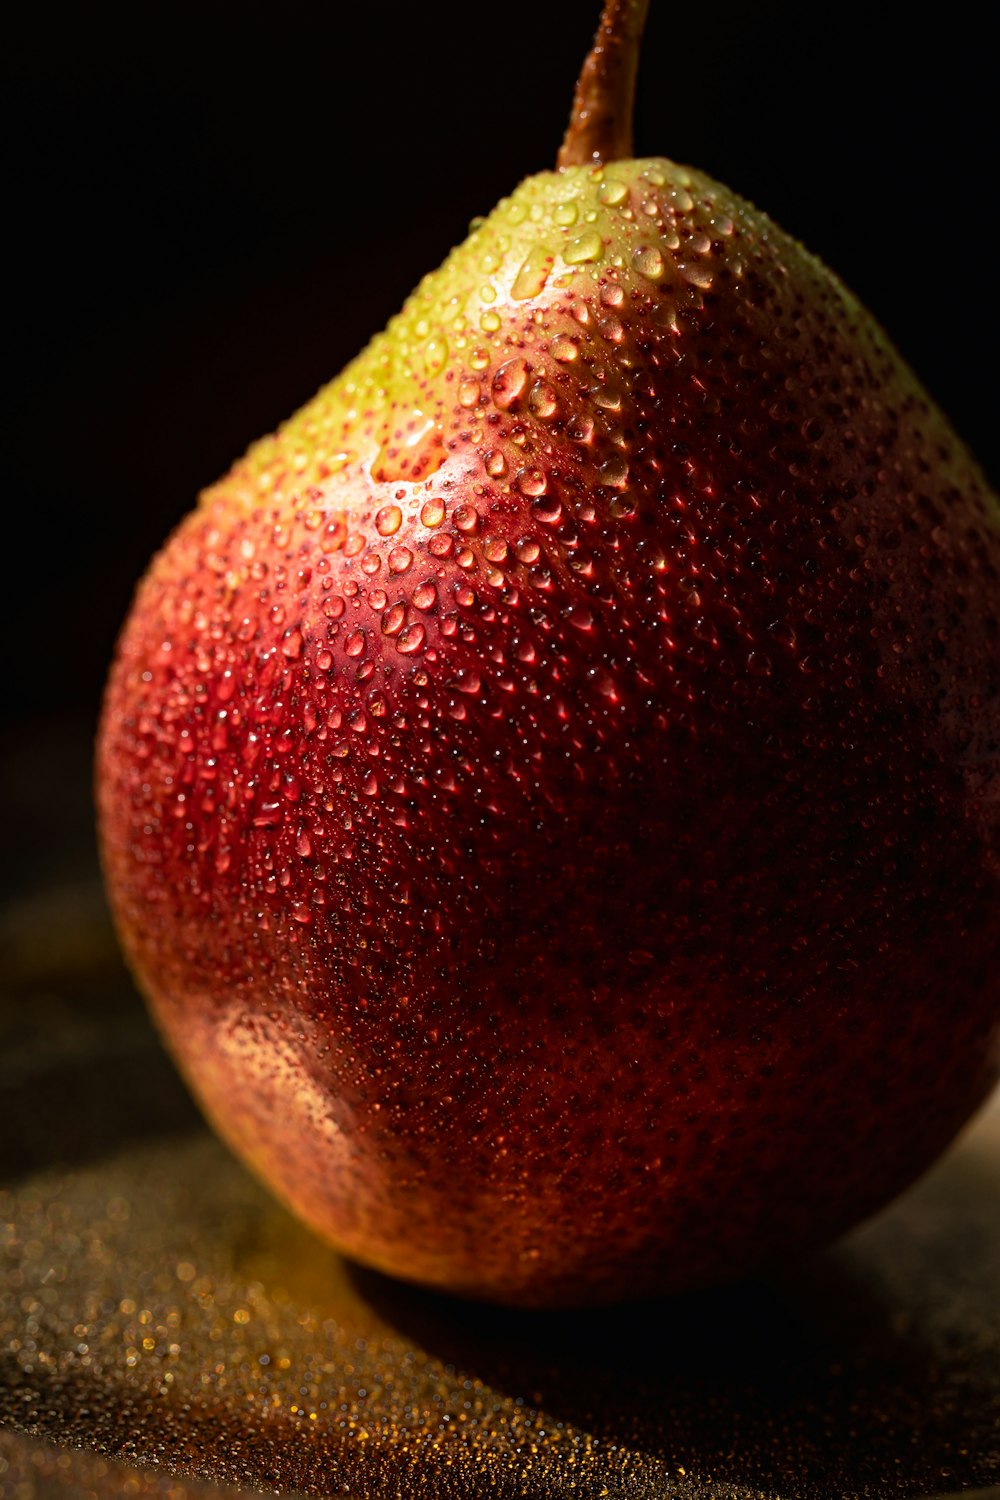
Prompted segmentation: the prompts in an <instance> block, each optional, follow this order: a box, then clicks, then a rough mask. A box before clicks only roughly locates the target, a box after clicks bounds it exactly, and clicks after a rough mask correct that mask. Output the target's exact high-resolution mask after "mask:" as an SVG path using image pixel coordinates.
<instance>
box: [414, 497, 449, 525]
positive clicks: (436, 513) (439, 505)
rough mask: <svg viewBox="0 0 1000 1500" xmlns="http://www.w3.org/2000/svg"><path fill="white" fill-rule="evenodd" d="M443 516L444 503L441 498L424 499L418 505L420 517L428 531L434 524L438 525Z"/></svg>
mask: <svg viewBox="0 0 1000 1500" xmlns="http://www.w3.org/2000/svg"><path fill="white" fill-rule="evenodd" d="M444 518H445V503H444V501H443V500H425V501H424V503H423V505H422V506H421V507H420V519H421V521H422V522H423V524H424V525H425V526H426V527H427V529H428V531H431V530H433V528H434V527H435V526H440V525H441V522H442V521H443V520H444Z"/></svg>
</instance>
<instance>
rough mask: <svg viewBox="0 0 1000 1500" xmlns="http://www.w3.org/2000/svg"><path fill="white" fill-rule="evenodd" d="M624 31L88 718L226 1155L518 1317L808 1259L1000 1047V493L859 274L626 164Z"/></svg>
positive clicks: (206, 538) (151, 575)
mask: <svg viewBox="0 0 1000 1500" xmlns="http://www.w3.org/2000/svg"><path fill="white" fill-rule="evenodd" d="M643 12H644V7H643V6H641V5H636V4H627V3H619V4H615V3H613V0H609V3H608V5H607V6H606V8H605V14H604V17H603V19H602V25H601V28H600V30H599V32H598V37H597V41H596V42H595V49H594V52H593V53H592V54H591V58H590V59H589V60H588V63H587V64H586V66H585V69H584V74H583V75H582V79H581V84H580V86H579V88H578V92H577V101H576V105H575V106H574V111H575V112H574V117H573V122H572V123H571V127H570V131H569V132H568V134H567V141H566V143H564V146H563V152H562V155H561V157H560V162H561V165H560V168H559V169H558V170H556V171H549V172H541V173H539V174H538V175H537V176H534V177H530V178H528V179H527V180H526V181H525V182H523V183H522V184H521V185H520V186H519V187H518V188H517V189H516V190H515V191H514V192H513V193H512V194H511V196H510V197H509V198H508V199H506V200H504V201H503V202H502V203H500V204H499V205H498V206H497V207H496V209H495V210H494V211H493V212H492V213H491V214H489V216H488V217H487V218H485V219H484V220H482V221H481V222H480V223H479V224H478V227H476V228H475V229H474V230H473V232H472V233H471V234H470V236H469V238H468V240H467V241H466V242H465V243H464V244H463V245H461V246H459V247H458V248H457V249H456V250H455V251H454V252H453V253H452V255H451V256H450V257H449V258H448V260H447V261H446V262H445V264H444V265H443V266H442V267H441V268H440V269H439V270H438V271H436V272H434V273H433V274H432V275H430V276H428V277H427V278H426V279H425V280H424V281H423V282H422V283H421V284H420V286H419V287H418V288H417V289H416V291H415V292H414V293H413V295H412V296H411V298H410V299H409V300H408V302H407V303H406V305H405V307H404V308H403V309H402V311H401V312H400V314H399V315H398V316H397V317H396V318H394V319H393V320H392V322H391V323H390V324H389V326H388V327H387V328H386V330H385V331H384V332H382V333H380V334H377V335H376V336H375V337H374V338H373V340H372V341H371V343H370V344H369V345H368V347H367V348H366V349H365V350H364V351H363V353H361V354H360V355H359V356H358V358H357V359H355V360H354V361H353V362H352V363H351V364H350V365H349V366H348V367H347V368H346V369H345V370H344V371H343V372H342V374H340V375H339V376H338V377H337V378H336V379H335V380H333V381H332V382H331V384H330V385H328V386H327V387H325V389H324V390H322V391H320V393H319V394H318V395H317V396H316V397H315V398H314V399H313V400H312V401H311V402H310V403H309V404H308V405H306V406H305V407H304V408H303V409H302V410H301V411H300V412H298V413H297V414H296V415H295V416H294V417H292V418H291V419H290V420H289V421H288V422H286V423H285V424H284V426H282V427H281V428H279V429H278V431H277V432H276V433H275V434H274V435H272V436H270V437H267V438H265V439H263V440H262V441H261V442H260V443H258V444H256V445H255V446H254V447H253V448H252V449H251V450H250V452H249V453H248V454H247V455H246V456H245V457H244V458H242V459H240V460H238V461H237V462H236V463H235V464H234V466H233V468H232V469H231V471H230V472H229V473H228V474H227V475H226V476H225V477H224V478H223V479H221V480H219V481H218V482H217V483H215V484H213V485H212V486H211V487H210V488H209V489H207V490H206V491H205V493H204V494H203V495H202V497H201V499H200V501H199V504H198V506H197V508H196V509H195V510H194V511H193V512H192V513H191V515H190V516H189V517H188V518H187V519H186V520H185V521H184V522H183V523H182V525H181V526H180V527H179V528H178V530H177V531H176V532H175V533H174V535H173V536H172V537H171V538H170V540H169V541H168V543H167V544H166V546H165V547H164V549H163V550H162V552H161V553H160V554H159V555H158V556H157V557H156V558H155V559H154V561H153V563H152V565H151V567H150V569H149V572H148V573H147V575H146V577H145V579H144V580H143V582H142V584H141V585H140V588H139V590H138V593H137V595H136V599H135V602H134V604H133V607H132V610H131V613H130V615H129V618H128V620H127V622H126V624H125V627H124V629H123V632H122V636H121V640H120V642H119V646H118V651H117V655H116V659H115V663H114V666H113V668H112V672H111V677H110V681H109V685H108V690H107V695H106V699H105V704H104V710H103V716H102V721H101V729H100V736H99V750H98V772H97V788H98V801H99V813H100V828H101V839H102V850H103V859H104V867H105V871H106V876H107V883H108V889H109V893H110V896H111V900H112V904H113V907H114V911H115V916H116V921H117V925H118V930H119V933H120V935H121V939H122V942H123V945H124V947H125V951H126V953H127V955H128V958H129V962H130V964H131V965H132V968H133V970H134V972H135V975H136V978H137V980H138V982H139V984H140V985H141V987H142V989H143V991H144V992H145V994H146V996H147V998H148V1000H149V1003H150V1006H151V1008H152V1011H153V1014H154V1016H155V1018H156V1020H157V1023H158V1025H159V1026H160V1028H161V1031H162V1033H163V1036H164V1038H165V1040H166V1042H167V1044H168V1046H170V1048H171V1049H172V1051H173V1053H174V1055H175V1057H176V1058H177V1061H178V1063H179V1065H180V1067H181V1069H182V1070H183V1072H184V1074H185V1076H186V1078H187V1079H188V1081H189V1083H190V1085H191V1087H192V1089H193V1090H194V1092H195V1093H196V1095H197V1097H198V1098H199V1100H200V1101H201V1103H202V1105H203V1107H204V1109H205V1112H206V1114H207V1115H208V1116H209V1118H210V1119H211V1120H212V1121H213V1122H214V1124H215V1125H216V1127H217V1128H218V1130H219V1132H220V1133H221V1134H222V1135H223V1137H224V1138H225V1139H226V1140H227V1141H228V1142H229V1143H230V1144H231V1145H232V1147H233V1148H234V1150H235V1151H236V1152H237V1153H238V1154H239V1155H240V1156H241V1157H242V1158H243V1159H244V1160H245V1161H246V1162H248V1163H249V1164H250V1165H251V1166H252V1168H253V1169H254V1170H255V1171H256V1172H257V1173H258V1174H259V1175H260V1176H261V1177H262V1179H263V1180H264V1181H266V1182H267V1183H269V1184H270V1185H271V1187H272V1188H273V1189H274V1191H275V1192H276V1193H277V1194H278V1195H279V1196H280V1197H281V1198H282V1199H283V1201H284V1202H285V1203H286V1204H288V1205H289V1206H290V1207H291V1208H292V1209H293V1210H294V1211H295V1212H296V1213H298V1214H299V1215H300V1216H301V1217H302V1218H303V1219H304V1220H305V1221H306V1222H307V1223H309V1224H310V1225H312V1226H313V1228H314V1229H315V1230H316V1231H317V1232H318V1233H319V1234H321V1235H322V1236H324V1237H325V1238H327V1239H329V1240H330V1241H332V1242H333V1243H334V1244H336V1245H338V1246H339V1247H340V1248H341V1249H343V1250H344V1251H345V1252H346V1253H347V1254H349V1255H352V1256H355V1257H357V1258H358V1259H359V1260H361V1261H363V1262H365V1263H366V1264H369V1265H372V1266H375V1267H378V1268H380V1269H382V1270H384V1271H387V1272H390V1273H392V1274H395V1275H399V1276H403V1277H407V1278H410V1279H412V1280H416V1281H420V1282H425V1283H428V1284H430V1285H434V1286H438V1287H442V1288H445V1289H448V1290H450V1291H453V1292H457V1293H460V1294H463V1295H467V1296H477V1297H487V1298H492V1299H495V1300H498V1301H506V1302H510V1303H521V1304H526V1305H553V1304H560V1303H562V1304H567V1303H569V1304H572V1303H586V1302H589V1301H607V1300H613V1299H615V1298H621V1297H627V1296H637V1295H642V1294H647V1293H651V1292H664V1291H673V1290H677V1289H679V1288H685V1287H693V1286H700V1285H705V1284H708V1283H711V1282H717V1281H724V1280H729V1279H732V1278H735V1277H740V1276H744V1275H747V1274H750V1273H751V1272H753V1271H754V1270H755V1269H757V1268H759V1267H761V1266H763V1265H766V1264H768V1263H769V1262H771V1261H773V1260H774V1259H775V1258H778V1257H787V1256H788V1255H790V1254H794V1253H797V1252H801V1251H803V1250H805V1249H807V1248H809V1247H811V1246H813V1245H816V1244H820V1243H822V1242H824V1241H826V1240H828V1239H829V1238H831V1237H832V1236H834V1235H836V1234H838V1233H840V1232H841V1231H842V1230H844V1229H845V1228H847V1227H848V1226H849V1225H851V1224H853V1223H855V1222H857V1221H858V1220H859V1219H860V1218H862V1217H863V1216H865V1215H866V1214H869V1213H871V1212H872V1211H873V1210H875V1209H876V1208H878V1207H879V1206H880V1205H882V1204H883V1203H885V1202H886V1201H887V1200H888V1199H889V1198H891V1197H892V1196H893V1195H894V1194H895V1193H897V1192H899V1191H900V1190H901V1189H902V1188H903V1187H905V1186H906V1184H907V1183H908V1182H910V1181H911V1180H912V1179H913V1178H914V1177H915V1176H917V1175H918V1174H919V1173H920V1172H921V1171H922V1170H923V1169H924V1168H925V1167H926V1166H927V1165H928V1163H929V1162H930V1161H931V1160H932V1159H933V1158H934V1157H935V1155H936V1154H937V1153H938V1152H939V1151H940V1150H941V1149H942V1148H943V1147H944V1146H945V1145H946V1144H947V1143H948V1141H949V1140H950V1139H951V1137H952V1136H953V1134H954V1133H955V1131H956V1130H957V1129H958V1128H959V1127H960V1126H961V1124H962V1123H963V1122H964V1121H965V1120H966V1119H967V1118H968V1116H969V1115H970V1113H971V1112H972V1111H973V1110H974V1109H975V1108H976V1106H977V1105H978V1104H979V1102H980V1101H981V1100H982V1099H983V1098H984V1097H985V1095H986V1093H987V1092H988V1091H989V1089H990V1088H991V1086H992V1085H993V1083H994V1082H995V1080H996V1077H997V1073H998V1069H1000V799H998V797H997V786H998V784H1000V506H998V502H997V500H996V498H995V496H993V495H992V494H991V493H990V491H989V490H988V488H987V486H986V484H985V482H984V479H983V477H982V475H981V473H980V472H979V470H978V469H977V467H976V465H975V462H974V461H973V459H972V458H971V456H970V455H969V454H968V452H967V451H966V450H965V449H964V448H963V447H962V445H961V443H960V442H959V440H958V439H957V438H956V436H955V434H954V433H953V432H952V430H951V428H950V427H949V425H948V423H947V420H946V419H945V417H944V416H943V415H942V413H941V412H940V411H938V410H937V409H936V408H935V407H934V405H933V403H932V402H931V401H930V399H929V397H928V396H927V394H926V393H925V391H924V390H923V389H922V387H921V386H920V384H919V383H918V381H917V380H916V378H915V377H914V375H913V374H912V373H911V372H910V371H909V370H908V369H907V368H906V367H905V365H904V364H903V363H902V361H901V360H900V358H899V356H898V355H897V354H896V353H895V351H894V350H893V348H892V346H891V345H890V343H889V342H888V341H887V339H886V337H885V335H884V334H883V333H882V331H881V330H880V329H879V328H878V327H877V326H876V324H875V323H874V322H873V320H872V319H871V317H870V316H869V315H868V314H867V313H866V312H865V311H864V309H862V308H861V307H860V306H859V304H858V303H857V302H856V300H855V299H854V298H853V297H852V296H851V294H850V293H849V292H848V291H846V290H845V288H844V287H843V286H842V285H841V284H840V283H839V282H838V281H837V279H836V277H835V276H834V275H833V274H832V273H831V272H830V271H828V270H827V269H826V268H825V267H824V266H822V265H821V264H820V263H819V262H818V261H817V260H816V259H815V258H814V257H813V256H811V255H810V254H809V253H808V252H807V251H806V250H804V249H803V248H802V247H801V246H800V245H799V244H797V243H796V242H795V241H794V240H792V239H791V238H790V237H789V236H787V235H786V234H784V233H783V232H782V231H781V230H780V229H778V228H777V226H775V225H774V224H773V223H772V222H771V221H770V220H769V219H768V218H767V217H766V216H765V215H764V214H763V213H761V212H759V211H758V210H757V209H755V208H754V207H752V206H751V205H750V204H748V203H746V202H745V201H744V200H742V199H741V198H740V197H739V196H738V195H737V194H735V193H733V192H732V191H730V190H729V189H728V188H725V187H723V186H721V185H720V184H718V183H716V182H713V181H712V180H711V179H709V178H707V177H706V176H704V175H703V174H702V173H700V172H698V171H696V170H693V169H690V168H686V167H680V166H677V165H676V164H674V163H673V162H671V161H669V160H667V159H665V158H659V157H650V158H639V159H635V158H633V157H631V155H629V156H627V157H620V156H618V155H617V151H618V149H619V148H618V146H617V145H616V144H615V143H616V142H619V143H620V142H622V141H628V139H629V138H630V136H629V131H628V130H627V129H623V127H622V124H621V121H620V119H619V120H617V121H616V120H615V119H614V116H615V108H616V102H617V106H620V105H621V104H622V101H625V102H626V103H627V105H628V109H629V110H630V107H631V106H630V100H631V89H632V83H633V82H634V77H635V59H636V49H637V45H638V36H639V31H640V30H641V25H642V19H643ZM595 121H596V122H598V127H599V128H597V130H596V133H595V131H594V129H592V127H593V126H594V124H595ZM601 121H604V123H603V124H601V123H600V122H601ZM609 121H610V122H611V124H610V125H609V124H608V122H609ZM627 149H629V150H630V149H631V148H630V147H629V148H627Z"/></svg>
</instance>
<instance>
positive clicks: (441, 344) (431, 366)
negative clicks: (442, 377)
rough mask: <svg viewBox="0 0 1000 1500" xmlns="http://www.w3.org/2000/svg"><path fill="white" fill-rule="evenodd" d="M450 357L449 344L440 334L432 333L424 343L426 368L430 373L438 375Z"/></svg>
mask: <svg viewBox="0 0 1000 1500" xmlns="http://www.w3.org/2000/svg"><path fill="white" fill-rule="evenodd" d="M447 358H448V345H447V343H446V342H445V340H444V339H443V338H442V337H441V335H440V334H432V336H431V337H430V338H429V339H428V340H427V342H426V344H425V345H424V369H425V370H426V372H427V374H428V375H436V374H437V373H438V371H439V370H441V369H443V368H444V363H445V360H446V359H447Z"/></svg>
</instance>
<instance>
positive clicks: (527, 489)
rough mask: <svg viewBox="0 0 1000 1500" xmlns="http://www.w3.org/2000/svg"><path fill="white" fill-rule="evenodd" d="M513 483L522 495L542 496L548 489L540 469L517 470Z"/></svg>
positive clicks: (546, 481)
mask: <svg viewBox="0 0 1000 1500" xmlns="http://www.w3.org/2000/svg"><path fill="white" fill-rule="evenodd" d="M514 482H515V484H516V485H517V487H518V489H519V490H520V491H521V494H522V495H544V494H545V491H546V489H547V488H548V480H547V479H546V477H545V475H544V474H543V472H542V470H541V469H519V470H518V473H517V478H516V479H515V481H514Z"/></svg>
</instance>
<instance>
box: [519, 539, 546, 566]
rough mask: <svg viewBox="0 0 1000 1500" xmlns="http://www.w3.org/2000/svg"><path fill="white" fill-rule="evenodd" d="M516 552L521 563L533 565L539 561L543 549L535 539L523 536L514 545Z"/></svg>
mask: <svg viewBox="0 0 1000 1500" xmlns="http://www.w3.org/2000/svg"><path fill="white" fill-rule="evenodd" d="M514 551H515V552H516V553H517V556H518V560H519V561H520V562H523V563H533V562H537V561H538V559H539V557H540V556H541V551H542V549H541V547H540V546H539V545H538V543H537V542H536V541H535V539H534V537H531V536H522V537H520V538H519V539H518V540H517V541H516V542H515V543H514Z"/></svg>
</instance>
